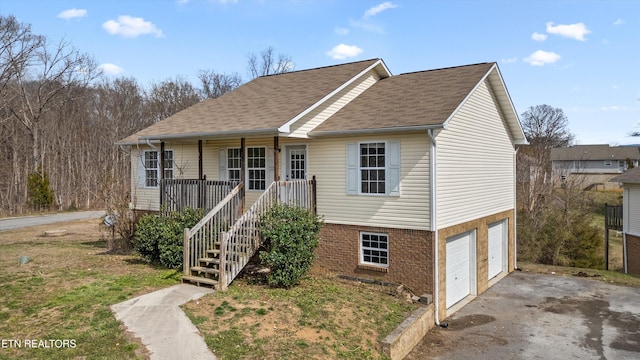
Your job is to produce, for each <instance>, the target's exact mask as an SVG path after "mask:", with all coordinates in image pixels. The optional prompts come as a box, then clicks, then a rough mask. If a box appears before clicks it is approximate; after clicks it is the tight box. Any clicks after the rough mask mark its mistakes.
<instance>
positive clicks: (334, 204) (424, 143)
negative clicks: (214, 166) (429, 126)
mask: <svg viewBox="0 0 640 360" xmlns="http://www.w3.org/2000/svg"><path fill="white" fill-rule="evenodd" d="M390 140H397V141H399V142H400V196H381V195H347V189H346V185H347V175H346V173H347V169H346V145H347V144H348V143H353V142H358V141H390ZM308 153H309V174H310V176H312V175H315V176H316V179H317V201H318V202H317V207H318V213H319V214H320V215H323V216H324V220H325V221H326V222H328V223H334V224H347V225H367V226H381V227H390V228H406V229H419V230H430V224H429V217H430V214H429V140H428V137H427V134H426V132H424V133H413V134H403V135H400V134H396V135H375V136H373V135H372V136H361V137H357V138H355V137H344V138H334V139H321V140H314V141H311V142H309V145H308Z"/></svg>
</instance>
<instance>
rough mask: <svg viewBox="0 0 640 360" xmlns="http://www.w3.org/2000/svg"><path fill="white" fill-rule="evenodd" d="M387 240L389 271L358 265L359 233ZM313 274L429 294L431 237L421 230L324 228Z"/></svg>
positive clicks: (431, 268) (431, 282)
mask: <svg viewBox="0 0 640 360" xmlns="http://www.w3.org/2000/svg"><path fill="white" fill-rule="evenodd" d="M361 231H366V232H373V233H384V234H387V235H388V237H389V267H388V268H386V269H381V268H376V267H372V266H366V265H362V264H360V232H361ZM316 255H317V258H316V260H315V262H314V266H313V271H314V272H316V273H337V274H341V275H347V276H353V277H357V278H365V279H374V280H380V281H385V282H391V283H398V284H404V285H405V286H406V287H407V288H408V289H409V290H411V291H412V292H413V293H414V294H416V295H421V294H425V293H427V294H432V293H433V233H432V232H430V231H424V230H408V229H391V228H382V227H370V226H353V225H338V224H325V225H324V227H323V228H322V231H321V232H320V241H319V245H318V248H317V249H316Z"/></svg>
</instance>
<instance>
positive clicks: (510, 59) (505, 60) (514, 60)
mask: <svg viewBox="0 0 640 360" xmlns="http://www.w3.org/2000/svg"><path fill="white" fill-rule="evenodd" d="M517 61H518V58H517V57H512V58H508V59H502V62H503V63H505V64H513V63H515V62H517Z"/></svg>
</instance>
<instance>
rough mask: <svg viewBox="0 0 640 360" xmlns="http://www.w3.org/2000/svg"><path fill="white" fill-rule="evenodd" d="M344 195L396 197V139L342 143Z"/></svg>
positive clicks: (397, 176)
mask: <svg viewBox="0 0 640 360" xmlns="http://www.w3.org/2000/svg"><path fill="white" fill-rule="evenodd" d="M346 150H347V153H346V157H347V159H346V160H347V173H346V180H347V183H346V185H347V186H346V191H347V194H348V195H375V196H380V195H383V196H400V141H397V140H386V141H380V140H378V141H370V142H360V143H347V144H346Z"/></svg>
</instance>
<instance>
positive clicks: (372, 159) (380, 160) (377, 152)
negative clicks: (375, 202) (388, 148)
mask: <svg viewBox="0 0 640 360" xmlns="http://www.w3.org/2000/svg"><path fill="white" fill-rule="evenodd" d="M360 192H361V193H362V194H384V193H385V192H386V186H385V144H384V143H364V144H360Z"/></svg>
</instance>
